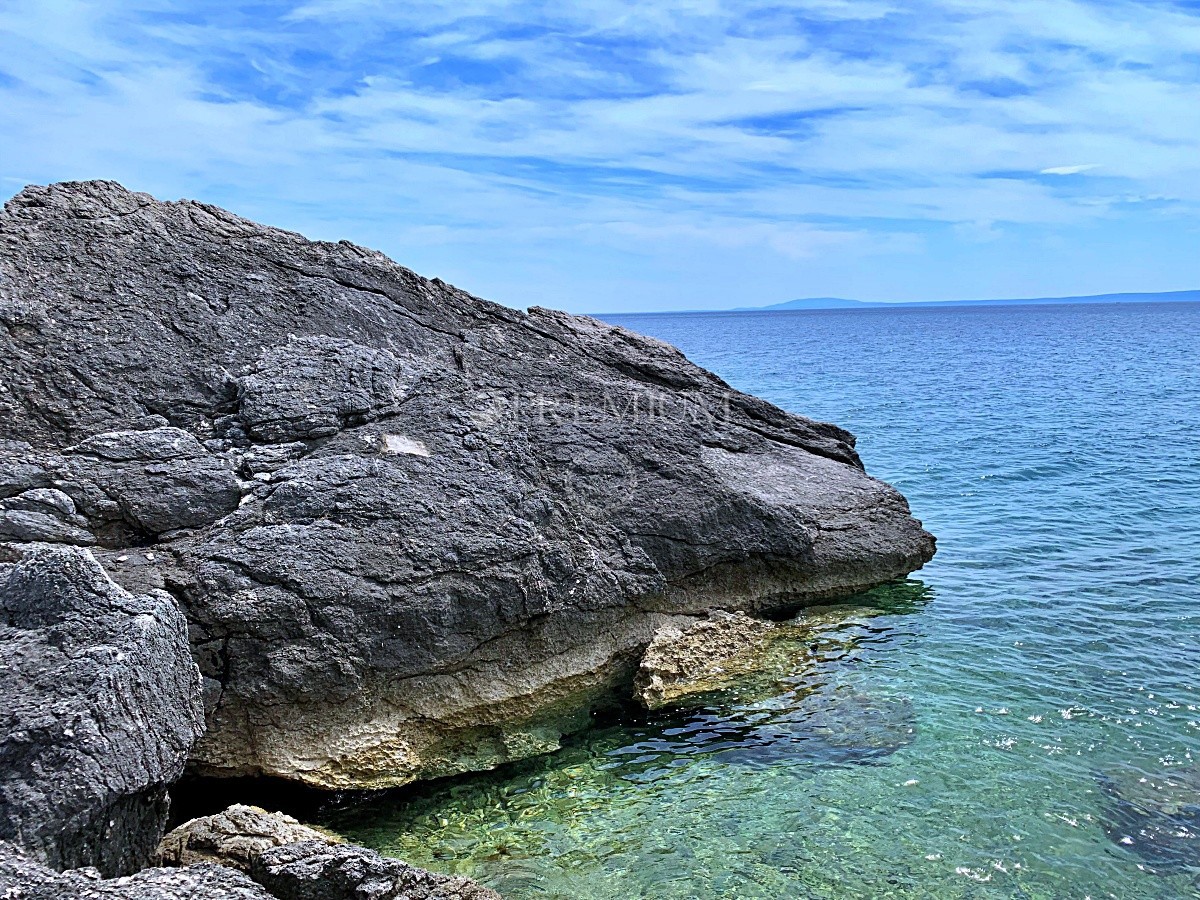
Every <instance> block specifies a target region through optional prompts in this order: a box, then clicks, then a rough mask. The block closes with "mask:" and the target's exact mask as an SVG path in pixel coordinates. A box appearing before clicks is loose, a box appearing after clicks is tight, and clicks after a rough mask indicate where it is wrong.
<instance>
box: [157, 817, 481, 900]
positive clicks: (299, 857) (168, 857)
mask: <svg viewBox="0 0 1200 900" xmlns="http://www.w3.org/2000/svg"><path fill="white" fill-rule="evenodd" d="M159 858H160V859H161V861H162V862H163V863H164V864H168V865H182V866H189V865H194V864H196V863H218V864H223V865H227V866H230V867H232V868H235V869H238V870H239V871H242V872H247V873H249V874H250V875H251V876H252V877H253V878H254V880H255V881H257V882H259V883H261V884H262V885H263V886H265V887H266V888H267V890H268V891H269V892H270V893H271V895H272V896H274V897H278V898H281V900H310V898H311V900H357V898H362V900H499V895H498V894H497V893H496V892H495V891H492V890H489V889H487V888H484V887H481V886H480V885H478V884H476V883H475V882H473V881H471V880H470V879H468V878H460V877H455V876H450V875H440V874H436V873H433V872H427V871H425V870H424V869H418V868H416V867H414V866H410V865H408V864H407V863H404V862H401V861H400V860H398V859H391V858H389V857H386V856H381V855H380V854H378V853H376V852H375V851H374V850H367V849H366V848H364V847H356V846H352V845H349V844H344V843H342V842H341V841H340V840H338V839H336V838H333V837H331V836H330V835H327V834H325V833H323V832H320V831H317V830H315V829H312V828H309V827H308V826H306V825H301V824H300V823H299V822H297V821H296V820H295V819H293V818H292V817H291V816H287V815H284V814H283V813H271V812H267V811H266V810H264V809H259V808H258V807H256V806H245V805H242V804H237V805H235V806H231V807H229V808H228V809H226V810H225V811H224V812H221V813H217V814H216V815H211V816H203V817H202V818H199V819H192V820H191V821H190V822H185V823H184V824H183V825H180V826H179V827H178V828H176V829H175V830H174V831H172V832H171V833H170V834H168V835H167V836H166V837H165V838H164V839H163V842H162V846H161V847H160V850H159Z"/></svg>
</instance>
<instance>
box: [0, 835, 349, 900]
mask: <svg viewBox="0 0 1200 900" xmlns="http://www.w3.org/2000/svg"><path fill="white" fill-rule="evenodd" d="M365 896H369V895H365ZM0 897H4V898H5V900H110V898H112V900H275V898H272V896H271V895H270V894H268V893H267V892H266V891H265V890H264V889H263V888H262V887H261V886H260V885H257V884H255V883H254V882H253V881H251V880H250V879H249V878H248V877H247V876H246V875H243V874H242V873H241V872H235V871H234V870H233V869H228V868H225V867H224V866H215V865H198V866H189V867H188V868H186V869H143V870H142V871H140V872H138V873H136V874H134V875H131V876H128V877H124V878H111V879H104V878H102V877H101V875H100V873H99V872H97V871H96V870H95V869H74V870H71V871H68V872H61V873H60V872H56V871H54V870H53V869H50V868H48V867H46V866H44V865H41V864H40V863H38V862H36V861H34V860H33V859H31V858H29V857H28V856H26V855H25V854H24V853H23V852H22V851H21V850H20V849H18V848H17V847H15V846H13V845H12V844H9V843H7V842H5V841H0Z"/></svg>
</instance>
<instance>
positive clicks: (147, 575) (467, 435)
mask: <svg viewBox="0 0 1200 900" xmlns="http://www.w3.org/2000/svg"><path fill="white" fill-rule="evenodd" d="M0 324H2V325H3V326H4V327H0V354H3V357H4V359H5V372H4V375H3V378H2V381H3V387H4V390H2V391H0V497H5V498H8V497H14V496H16V495H18V494H21V493H22V492H25V491H28V490H31V489H36V488H52V489H54V490H57V491H61V492H62V493H63V494H65V495H66V496H67V497H69V498H70V499H71V501H72V502H73V503H74V505H75V507H76V511H77V513H78V514H79V515H81V516H83V517H84V518H85V519H86V520H87V523H88V527H87V530H88V531H89V532H90V533H91V534H93V535H94V536H95V538H96V542H97V544H98V545H99V546H100V547H102V548H104V552H103V553H102V554H101V555H102V558H104V559H105V564H106V565H107V566H110V567H111V571H112V573H113V577H114V579H116V580H118V581H119V582H121V583H124V584H128V585H130V586H131V587H133V588H135V589H136V590H139V591H140V590H143V589H145V588H146V587H149V586H157V585H159V584H161V585H162V586H163V587H164V588H166V589H168V590H169V591H170V592H171V593H172V594H173V595H174V596H176V597H178V598H180V600H181V601H182V602H183V604H184V605H185V606H186V613H187V616H188V619H189V622H190V625H191V637H192V645H193V651H194V655H195V658H196V660H197V662H198V663H199V665H200V668H201V670H202V672H203V675H204V679H205V680H204V685H205V690H204V696H205V698H206V712H207V719H208V723H209V730H208V733H207V734H206V736H205V738H204V739H203V741H202V742H201V743H200V744H199V745H198V747H197V749H196V751H195V753H194V760H193V762H194V765H195V767H196V769H197V770H198V771H199V772H201V773H208V774H217V775H258V774H267V775H276V776H282V777H285V778H292V779H298V780H301V781H304V782H307V783H309V784H313V785H318V786H323V787H330V788H342V787H382V786H387V785H395V784H402V783H405V782H407V781H411V780H413V779H415V778H422V777H430V776H434V775H443V774H450V773H453V772H461V771H465V770H470V769H479V768H486V767H490V766H493V765H496V764H498V763H500V762H504V761H506V760H510V759H515V758H519V757H521V756H525V755H528V754H531V753H537V752H542V751H544V750H547V749H552V748H553V747H555V746H556V745H557V743H558V740H559V738H560V736H561V734H562V733H563V732H564V731H567V730H570V729H572V728H576V727H578V726H579V725H581V724H582V723H584V722H586V721H587V711H588V708H589V707H590V706H593V705H595V704H598V703H602V702H606V701H607V700H608V699H610V698H611V697H612V696H613V695H614V694H615V693H618V692H619V693H621V694H627V692H628V689H629V683H630V681H631V679H632V676H633V673H634V671H635V669H636V666H637V661H638V659H639V658H640V655H641V651H642V649H644V647H645V646H646V644H647V643H649V641H650V640H651V638H652V637H653V635H654V633H655V631H656V630H657V629H658V628H660V627H662V626H663V625H665V624H669V623H670V622H672V621H675V620H676V619H677V617H679V616H681V615H691V616H695V615H697V614H702V613H705V612H707V611H709V610H712V609H727V610H731V611H736V610H741V611H744V612H747V613H750V614H757V613H762V612H766V611H774V610H779V609H786V608H792V607H796V606H799V605H802V604H805V603H810V602H813V601H814V600H817V599H818V598H822V597H831V596H838V595H843V594H849V593H852V592H854V591H856V590H859V589H862V588H865V587H868V586H871V585H875V584H878V583H881V582H885V581H888V580H890V579H893V578H896V577H898V576H901V575H904V574H906V573H908V572H910V571H912V570H914V569H916V568H919V567H920V566H921V565H922V564H923V563H924V562H925V561H926V560H928V559H929V558H930V556H931V555H932V554H933V551H934V542H933V538H932V536H931V535H929V534H928V533H926V532H925V531H924V530H923V529H922V528H921V526H920V523H919V522H917V521H916V520H915V519H914V518H913V517H912V516H911V515H910V512H909V508H908V505H907V503H906V502H905V500H904V498H903V497H902V496H901V495H900V494H899V493H898V492H896V491H895V490H894V489H892V488H891V487H889V486H888V485H886V484H883V483H881V482H879V481H876V480H875V479H873V478H871V477H869V476H868V475H867V474H866V473H865V472H864V471H863V468H862V464H861V462H860V460H859V458H858V455H857V454H856V452H855V450H854V447H853V443H854V439H853V436H852V435H851V434H849V433H848V432H846V431H844V430H843V429H841V428H838V427H837V426H834V425H829V424H825V423H820V422H814V421H812V420H810V419H806V418H803V417H801V416H797V415H793V414H791V413H788V412H785V411H783V410H780V409H778V408H776V407H774V406H771V405H770V404H769V403H766V402H765V401H762V400H759V399H757V398H755V397H750V396H747V395H745V394H742V393H739V392H737V391H734V390H732V389H731V388H730V387H729V386H728V385H726V384H725V383H724V382H722V381H721V380H720V379H719V378H717V377H716V376H715V375H713V374H711V373H709V372H706V371H704V370H703V369H700V368H698V367H697V366H695V365H693V364H692V363H690V362H689V361H688V360H687V359H686V358H685V357H684V356H683V355H682V354H681V353H679V351H677V350H675V349H674V348H673V347H670V346H668V345H666V344H664V343H662V342H659V341H656V340H653V339H650V338H646V337H641V336H639V335H636V334H633V333H631V332H628V331H626V330H624V329H622V328H617V327H613V326H610V325H607V324H605V323H602V322H599V321H596V320H594V319H588V318H584V317H577V316H570V315H566V314H564V313H558V312H553V311H549V310H544V309H531V310H530V311H528V312H517V311H515V310H511V309H507V308H504V307H501V306H497V305H495V304H492V303H488V302H487V301H484V300H480V299H478V298H476V297H473V296H471V295H470V294H467V293H466V292H464V291H461V290H458V289H456V288H454V287H451V286H449V285H447V284H444V283H443V282H441V281H438V280H436V279H435V280H432V281H431V280H428V279H425V278H422V277H420V276H418V275H416V274H415V273H413V272H411V271H409V270H407V269H404V268H402V267H400V266H398V265H396V264H395V263H393V262H391V261H390V260H388V259H387V258H386V257H384V256H383V255H382V254H379V253H377V252H374V251H370V250H366V249H363V248H360V247H355V246H353V245H351V244H348V243H344V242H343V243H338V244H329V243H322V242H314V241H308V240H306V239H304V238H303V237H301V236H300V235H297V234H292V233H289V232H284V231H280V230H278V229H273V228H267V227H264V226H261V225H257V224H255V223H253V222H249V221H247V220H245V219H242V218H240V217H238V216H236V215H233V214H231V213H228V212H226V211H224V210H221V209H217V208H216V207H212V206H207V205H205V204H201V203H195V202H191V201H181V202H177V203H161V202H158V201H156V200H154V199H153V198H152V197H149V196H148V195H145V194H136V193H131V192H129V191H127V190H125V189H124V188H122V187H121V186H120V185H117V184H115V183H112V182H100V181H96V182H83V183H68V184H58V185H51V186H49V187H30V188H26V189H25V190H24V191H22V192H21V193H20V194H18V195H17V196H16V197H15V198H13V199H12V200H10V201H9V202H8V203H7V204H6V205H5V207H4V211H3V213H0ZM97 435H101V437H97ZM19 442H24V443H19ZM20 502H25V501H20ZM63 521H64V522H67V521H71V522H74V520H67V519H64V520H63ZM75 527H81V528H82V526H75ZM20 528H24V529H25V530H20V529H17V530H13V529H10V531H9V532H8V533H7V537H6V538H5V539H6V540H9V541H21V540H25V539H27V538H28V537H29V536H31V535H33V534H34V533H35V532H34V531H32V530H29V527H28V526H27V525H22V526H20ZM64 534H65V532H64ZM75 537H80V538H81V537H82V536H81V535H75ZM123 558H124V559H125V560H126V561H127V562H123V561H122V559H123ZM134 562H137V565H136V566H134V565H133V563H134ZM143 563H145V564H143Z"/></svg>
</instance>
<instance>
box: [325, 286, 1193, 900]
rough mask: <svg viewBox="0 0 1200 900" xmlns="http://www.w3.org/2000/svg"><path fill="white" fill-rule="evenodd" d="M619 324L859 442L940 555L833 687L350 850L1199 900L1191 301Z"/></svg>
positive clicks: (775, 888)
mask: <svg viewBox="0 0 1200 900" xmlns="http://www.w3.org/2000/svg"><path fill="white" fill-rule="evenodd" d="M612 321H614V322H617V323H619V324H622V325H625V326H627V327H629V328H632V329H634V330H637V331H640V332H643V333H648V334H652V335H655V336H657V337H661V338H663V339H665V340H667V341H670V342H671V343H674V344H676V345H677V346H679V347H680V348H682V349H683V350H684V351H685V352H686V353H687V354H688V355H689V356H690V357H691V358H692V359H694V360H696V361H697V362H698V363H700V364H701V365H704V366H706V367H707V368H710V369H712V370H714V371H716V372H717V373H719V374H720V375H722V376H723V377H724V378H725V379H726V380H727V381H729V382H730V383H732V384H733V385H734V386H736V387H738V388H740V389H742V390H746V391H750V392H753V393H757V394H760V395H762V396H764V397H766V398H768V399H770V400H772V401H774V402H775V403H777V404H779V405H780V406H783V407H785V408H787V409H791V410H794V411H797V412H801V413H804V414H806V415H810V416H813V417H816V418H821V419H825V420H828V421H833V422H837V423H839V424H841V425H844V426H846V427H848V428H850V429H851V430H853V431H854V432H855V433H856V434H857V435H858V436H859V450H860V451H861V453H862V455H863V458H864V460H865V461H866V463H867V466H868V469H869V470H870V471H871V472H872V473H874V474H877V475H879V476H881V477H883V478H885V479H887V480H889V481H891V482H892V483H894V484H895V485H897V486H898V487H899V488H900V489H901V490H903V491H904V492H905V493H906V494H907V496H908V497H909V499H910V501H911V503H912V507H913V509H914V511H915V513H916V514H917V515H918V516H919V517H920V518H922V519H923V520H924V521H925V523H926V525H927V527H929V529H930V530H932V531H933V532H934V533H935V534H936V535H937V536H938V539H939V553H938V556H937V557H936V559H935V560H934V561H933V562H932V563H931V564H930V565H929V566H927V567H926V568H925V569H924V570H923V571H922V572H920V573H917V576H916V577H914V578H913V579H911V580H910V581H909V582H907V583H904V584H899V585H893V586H889V587H887V588H884V589H880V590H877V591H875V592H872V594H871V595H870V596H867V597H865V598H857V600H856V603H858V604H859V605H860V606H865V607H867V609H865V610H859V611H858V612H857V613H855V614H854V615H851V616H849V617H848V618H846V619H845V620H844V621H838V619H837V617H833V618H832V619H831V621H830V623H829V624H828V625H827V626H825V627H824V628H823V629H822V633H821V635H820V636H819V639H818V640H817V641H816V642H815V643H816V645H817V648H816V657H817V662H816V669H815V672H814V670H813V669H812V668H811V661H810V668H809V669H808V670H805V671H802V667H801V665H800V663H799V662H798V663H797V673H796V676H795V677H793V678H789V677H787V673H783V674H782V675H781V676H780V677H778V678H777V679H776V680H775V681H774V682H771V683H769V684H766V685H763V684H759V685H756V686H752V687H751V688H746V689H743V690H738V691H733V692H730V693H727V694H723V695H717V696H713V697H710V698H708V700H707V701H706V703H705V705H704V707H703V708H702V709H698V710H694V711H692V712H691V713H685V714H680V713H675V714H669V715H664V716H660V717H653V716H650V717H644V718H641V719H637V718H633V717H630V718H629V719H628V720H626V721H620V722H607V723H601V724H598V725H597V727H595V728H594V729H592V730H591V731H590V732H588V733H586V734H584V735H581V736H580V737H579V738H578V739H576V740H574V741H573V742H572V743H571V744H570V745H569V746H568V747H567V748H565V749H564V750H563V751H562V752H560V753H558V754H555V755H553V756H551V757H547V758H543V759H540V760H535V761H531V762H528V763H524V764H521V765H519V766H517V767H513V768H511V769H509V770H506V771H503V772H501V773H492V774H488V775H481V776H476V777H470V778H465V779H461V780H458V781H454V782H447V783H440V784H435V785H430V786H427V787H423V788H420V789H418V790H415V791H405V792H399V793H396V794H390V795H384V796H382V797H378V798H374V799H371V800H369V801H359V802H353V803H350V804H349V805H346V806H342V807H340V808H337V809H334V810H332V811H330V812H328V813H327V819H328V824H330V825H332V826H334V827H336V828H338V829H340V830H341V831H342V832H344V833H345V834H347V835H348V836H349V837H351V838H353V839H354V840H357V841H361V842H364V843H366V844H369V845H371V846H373V847H376V848H377V849H379V850H381V851H383V852H385V853H389V854H393V855H396V856H399V857H402V858H404V859H406V860H409V861H410V862H413V863H416V864H420V865H423V866H427V867H429V868H432V869H437V870H441V871H445V872H454V873H462V874H466V875H470V876H472V877H474V878H476V879H478V880H480V881H482V882H484V883H486V884H488V885H490V886H493V887H495V888H497V889H499V890H500V891H501V892H503V893H504V894H505V895H506V896H508V897H510V898H514V900H515V898H551V897H553V898H632V897H646V898H757V897H762V898H768V897H770V898H797V897H836V898H847V897H870V898H874V897H964V898H965V897H971V898H984V897H1029V898H1035V897H1036V898H1043V897H1044V898H1070V897H1078V898H1084V897H1093V898H1099V897H1115V898H1122V900H1129V898H1142V897H1146V898H1149V897H1154V898H1174V897H1191V896H1200V838H1198V837H1197V834H1200V805H1194V804H1200V777H1197V772H1196V768H1195V767H1196V766H1197V765H1198V764H1200V760H1198V759H1197V758H1196V757H1198V756H1200V686H1198V680H1200V453H1198V451H1197V444H1196V442H1197V438H1198V437H1200V427H1198V426H1200V389H1198V385H1197V375H1198V372H1200V366H1198V364H1200V304H1196V305H1186V304H1177V305H1167V304H1164V305H1121V306H1095V307H1065V306H1045V307H1029V308H1004V307H992V308H959V309H945V310H921V309H917V310H908V309H906V310H895V311H891V310H882V311H830V312H802V313H762V314H757V313H756V314H737V315H730V314H695V315H671V316H666V315H662V316H649V315H647V316H621V317H613V319H612ZM867 613H874V614H870V615H868V614H867ZM802 656H803V654H798V656H797V659H798V660H799V659H800V658H801V657H802ZM1143 779H1144V780H1143ZM1189 779H1190V780H1191V787H1190V789H1189V787H1188V786H1187V785H1186V784H1184V785H1183V786H1182V787H1181V786H1180V785H1181V784H1182V783H1183V782H1187V781H1188V780H1189ZM1189 790H1190V793H1189ZM1139 792H1140V794H1139ZM1139 797H1140V798H1141V799H1139ZM1122 798H1124V799H1122Z"/></svg>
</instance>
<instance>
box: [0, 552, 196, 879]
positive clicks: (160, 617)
mask: <svg viewBox="0 0 1200 900" xmlns="http://www.w3.org/2000/svg"><path fill="white" fill-rule="evenodd" d="M27 549H28V553H27V555H26V556H25V557H24V558H22V559H20V560H19V561H18V562H16V563H15V564H7V565H0V613H2V620H0V838H3V839H6V840H10V841H13V842H15V843H17V844H19V845H21V846H22V847H24V848H25V849H26V850H28V851H29V852H30V853H32V854H33V855H34V856H35V857H36V858H38V859H40V860H41V861H43V862H45V863H47V864H49V865H51V866H53V867H55V868H71V867H77V866H94V867H96V868H97V869H99V870H100V871H101V872H103V873H104V874H106V875H113V874H122V873H126V872H130V871H133V870H134V869H136V868H138V867H140V866H143V865H145V864H147V863H148V862H149V860H150V857H151V855H152V854H153V852H154V848H155V847H156V846H157V844H158V841H159V838H160V837H161V836H162V832H163V827H164V825H165V823H166V817H167V809H168V807H167V802H168V801H167V786H168V785H169V784H170V783H171V782H173V781H174V780H175V779H177V778H178V777H179V775H180V773H181V772H182V771H183V767H184V763H185V761H186V760H187V757H188V753H189V752H190V751H191V749H192V746H193V743H194V742H195V740H196V738H197V737H198V736H199V735H200V732H201V730H202V722H203V719H202V715H203V710H202V708H201V703H200V696H199V688H200V676H199V673H198V672H197V671H196V665H195V663H194V662H193V661H192V659H191V656H190V654H189V651H188V642H187V624H186V622H185V621H184V618H183V614H182V613H181V612H180V611H179V609H178V607H177V606H176V605H175V602H174V601H173V600H172V599H171V598H170V597H169V596H168V595H166V594H163V593H161V592H159V593H152V594H149V595H147V596H138V597H135V596H133V595H131V594H129V593H127V592H126V591H124V590H122V589H121V588H120V587H118V586H117V585H115V584H114V583H113V582H112V581H110V580H109V578H108V577H107V575H105V573H104V570H103V569H102V568H101V567H100V566H99V564H98V563H97V562H96V560H95V559H94V558H93V556H92V555H91V553H90V552H89V551H87V550H83V549H78V548H66V547H50V546H46V545H40V546H39V545H27Z"/></svg>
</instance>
